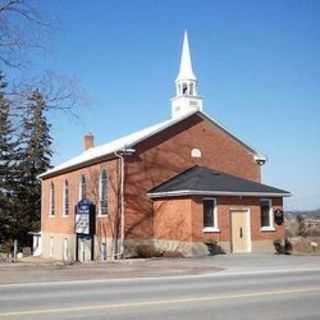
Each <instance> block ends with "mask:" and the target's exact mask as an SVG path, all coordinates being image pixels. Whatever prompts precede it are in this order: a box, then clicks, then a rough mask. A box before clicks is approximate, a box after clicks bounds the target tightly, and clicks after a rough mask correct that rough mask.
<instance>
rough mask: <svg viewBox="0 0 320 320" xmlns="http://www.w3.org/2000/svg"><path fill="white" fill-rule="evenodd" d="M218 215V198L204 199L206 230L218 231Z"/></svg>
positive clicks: (204, 224)
mask: <svg viewBox="0 0 320 320" xmlns="http://www.w3.org/2000/svg"><path fill="white" fill-rule="evenodd" d="M217 220H218V215H217V205H216V199H203V228H204V231H207V232H212V231H218V221H217Z"/></svg>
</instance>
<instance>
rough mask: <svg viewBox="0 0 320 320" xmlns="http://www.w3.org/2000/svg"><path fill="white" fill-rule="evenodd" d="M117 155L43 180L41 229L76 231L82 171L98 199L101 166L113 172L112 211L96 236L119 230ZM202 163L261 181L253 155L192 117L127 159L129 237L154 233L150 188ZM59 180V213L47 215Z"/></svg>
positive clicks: (91, 194) (93, 197) (99, 221)
mask: <svg viewBox="0 0 320 320" xmlns="http://www.w3.org/2000/svg"><path fill="white" fill-rule="evenodd" d="M193 148H198V149H199V150H200V151H201V153H202V157H201V158H197V159H195V158H192V157H191V150H192V149H193ZM118 163H119V162H118V160H115V159H113V160H108V161H106V160H105V161H101V162H100V163H98V164H93V165H90V166H87V167H84V168H81V169H77V170H73V171H71V172H68V173H63V174H60V175H57V176H54V177H50V178H47V179H45V180H43V182H42V221H41V222H42V231H44V232H52V233H55V232H56V233H65V234H71V233H74V206H75V204H76V203H77V202H78V200H79V181H80V176H81V174H84V175H85V176H86V178H87V179H86V180H87V181H86V182H87V189H88V198H89V200H92V201H93V202H97V199H98V177H99V173H100V171H101V169H102V168H107V170H108V174H109V181H110V183H109V205H110V211H109V215H108V216H107V217H104V218H99V217H98V218H97V233H98V236H99V235H101V236H106V235H108V236H109V237H110V236H111V237H112V235H113V234H115V224H116V223H115V221H116V218H115V217H118V218H119V203H118V196H119V194H118V190H119V185H118V184H119V176H118ZM195 164H198V165H203V166H207V167H209V168H212V169H216V170H220V171H224V172H228V173H230V174H234V175H237V176H240V177H244V178H247V179H251V180H254V181H260V167H259V166H258V165H257V164H256V162H255V161H254V158H253V154H252V153H250V152H249V151H248V150H247V149H246V148H245V147H243V146H242V145H241V144H239V143H238V142H237V141H235V140H233V139H231V138H230V136H229V135H227V134H226V133H225V132H224V131H222V130H221V129H219V128H218V127H215V126H213V125H211V124H210V123H209V122H208V121H204V120H203V119H201V118H200V117H199V116H196V115H195V116H192V117H190V118H188V119H186V120H184V121H182V122H180V123H178V124H176V125H175V126H173V127H170V128H168V129H166V130H165V131H163V132H161V133H159V134H157V135H155V136H153V137H151V138H150V139H147V140H145V141H143V142H141V143H140V144H138V145H137V146H136V153H135V155H133V156H131V157H129V158H128V159H127V160H126V164H125V170H126V187H125V188H126V191H125V193H126V207H125V224H126V238H127V239H142V240H143V239H150V238H153V232H154V229H153V225H154V221H153V208H152V201H151V200H150V199H149V198H148V196H147V194H146V193H147V191H148V190H149V189H151V188H152V187H154V186H156V185H158V184H159V183H161V182H163V181H164V180H166V179H168V178H170V177H172V176H174V175H176V174H178V173H180V172H181V171H183V170H185V169H187V168H190V167H191V166H193V165H195ZM65 179H68V181H69V189H70V196H69V197H70V215H69V217H63V216H62V213H63V186H64V180H65ZM51 182H53V183H54V185H55V196H56V198H55V207H56V215H55V217H54V218H51V217H49V189H50V183H51Z"/></svg>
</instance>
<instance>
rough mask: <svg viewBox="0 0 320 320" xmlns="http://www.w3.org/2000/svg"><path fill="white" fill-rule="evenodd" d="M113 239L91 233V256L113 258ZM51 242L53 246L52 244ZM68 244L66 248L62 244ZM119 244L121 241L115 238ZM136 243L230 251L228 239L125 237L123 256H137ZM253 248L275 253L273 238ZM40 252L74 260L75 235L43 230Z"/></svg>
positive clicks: (190, 252) (188, 253)
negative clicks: (183, 239)
mask: <svg viewBox="0 0 320 320" xmlns="http://www.w3.org/2000/svg"><path fill="white" fill-rule="evenodd" d="M116 244H117V243H116V241H114V240H112V239H111V238H98V237H97V236H95V237H94V259H95V260H101V261H103V260H112V259H113V257H114V254H115V250H116ZM52 245H53V247H52ZM65 245H67V248H65ZM118 246H119V248H120V241H119V240H118ZM139 246H150V247H153V248H154V249H155V250H157V251H160V252H180V253H182V254H183V255H184V256H185V257H197V256H208V255H215V254H230V253H231V244H230V242H229V241H218V242H217V243H214V242H213V243H212V244H210V243H204V242H189V241H177V240H161V239H146V240H134V239H129V240H125V243H124V255H125V257H126V258H130V257H137V256H138V253H137V248H138V247H139ZM252 252H254V253H274V252H275V249H274V245H273V240H261V241H252ZM42 256H43V257H45V258H53V259H56V260H62V261H70V262H71V261H75V259H76V236H75V235H74V234H63V233H42Z"/></svg>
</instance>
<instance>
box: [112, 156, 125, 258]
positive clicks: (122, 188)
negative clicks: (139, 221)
mask: <svg viewBox="0 0 320 320" xmlns="http://www.w3.org/2000/svg"><path fill="white" fill-rule="evenodd" d="M114 154H115V155H116V156H117V157H118V158H119V159H120V171H121V172H120V252H116V256H117V257H118V256H119V257H121V258H123V253H124V156H123V155H121V154H119V153H118V152H115V153H114ZM116 241H117V239H116ZM117 251H118V245H117Z"/></svg>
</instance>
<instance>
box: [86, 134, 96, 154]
mask: <svg viewBox="0 0 320 320" xmlns="http://www.w3.org/2000/svg"><path fill="white" fill-rule="evenodd" d="M93 147H94V135H93V134H92V133H91V132H89V133H87V134H86V135H85V136H84V150H88V149H90V148H93Z"/></svg>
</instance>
